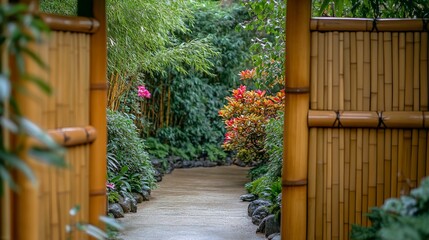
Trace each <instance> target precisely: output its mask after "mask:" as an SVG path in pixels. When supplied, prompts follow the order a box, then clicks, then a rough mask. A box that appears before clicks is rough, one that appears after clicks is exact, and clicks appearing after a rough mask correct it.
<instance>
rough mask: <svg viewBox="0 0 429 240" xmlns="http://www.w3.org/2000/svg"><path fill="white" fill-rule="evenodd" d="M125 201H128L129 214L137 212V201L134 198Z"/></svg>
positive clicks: (127, 198)
mask: <svg viewBox="0 0 429 240" xmlns="http://www.w3.org/2000/svg"><path fill="white" fill-rule="evenodd" d="M125 200H130V203H131V204H130V212H132V213H136V212H137V200H135V199H134V198H129V197H126V198H125Z"/></svg>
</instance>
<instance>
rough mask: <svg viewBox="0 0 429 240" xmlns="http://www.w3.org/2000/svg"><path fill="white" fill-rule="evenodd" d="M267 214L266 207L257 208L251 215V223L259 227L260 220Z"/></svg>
mask: <svg viewBox="0 0 429 240" xmlns="http://www.w3.org/2000/svg"><path fill="white" fill-rule="evenodd" d="M268 214H269V213H268V207H267V206H259V207H258V208H257V209H256V210H255V211H254V212H253V214H252V223H253V224H255V225H258V226H259V224H260V223H261V221H262V219H264V218H265V217H267V216H268Z"/></svg>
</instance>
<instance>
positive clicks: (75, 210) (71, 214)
mask: <svg viewBox="0 0 429 240" xmlns="http://www.w3.org/2000/svg"><path fill="white" fill-rule="evenodd" d="M79 211H80V205H76V206H74V207H73V208H72V209H70V211H69V214H70V216H76V214H77V213H78V212H79Z"/></svg>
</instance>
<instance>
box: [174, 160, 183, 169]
mask: <svg viewBox="0 0 429 240" xmlns="http://www.w3.org/2000/svg"><path fill="white" fill-rule="evenodd" d="M173 166H174V168H182V167H183V162H182V161H175V162H174V165H173Z"/></svg>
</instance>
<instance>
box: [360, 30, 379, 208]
mask: <svg viewBox="0 0 429 240" xmlns="http://www.w3.org/2000/svg"><path fill="white" fill-rule="evenodd" d="M377 39H378V38H377V33H371V92H372V93H371V108H370V109H371V111H377V106H378V105H377V102H378V84H377V70H378V68H377V53H378V50H377V49H378V44H377ZM369 131H370V132H369V149H368V151H369V169H368V170H369V173H368V204H367V207H373V206H375V202H376V201H375V200H376V192H377V158H376V156H377V150H376V149H377V130H375V129H370V130H369ZM363 210H364V212H366V211H367V210H368V209H365V208H364V209H363Z"/></svg>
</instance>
